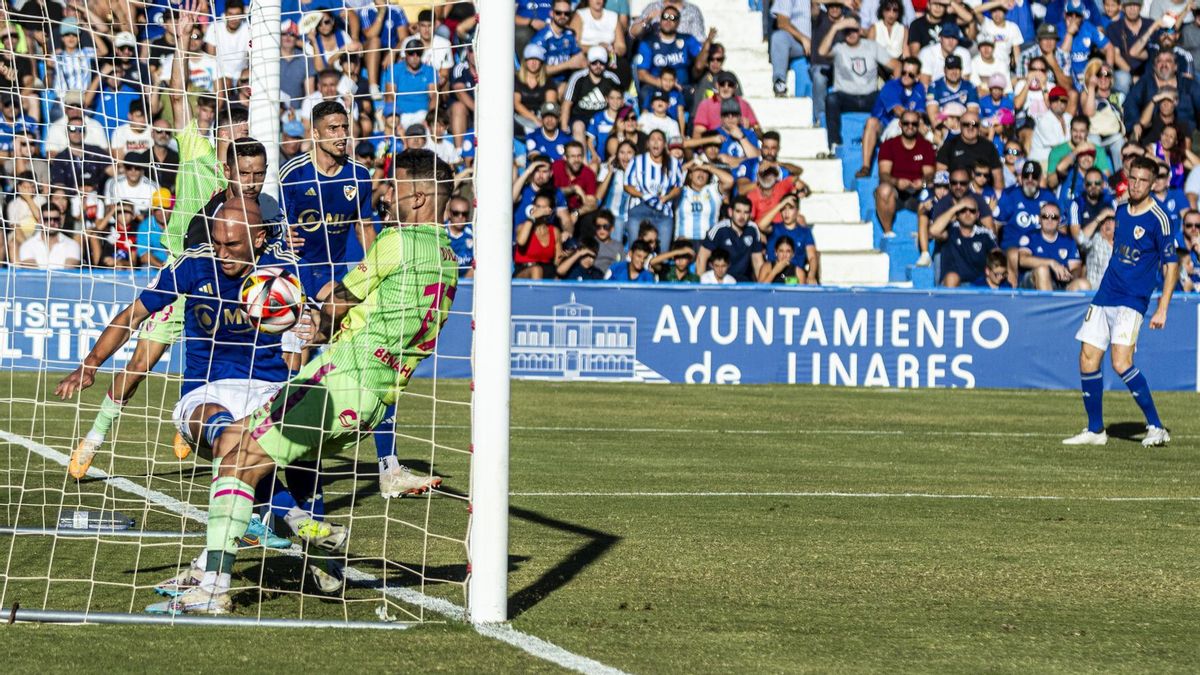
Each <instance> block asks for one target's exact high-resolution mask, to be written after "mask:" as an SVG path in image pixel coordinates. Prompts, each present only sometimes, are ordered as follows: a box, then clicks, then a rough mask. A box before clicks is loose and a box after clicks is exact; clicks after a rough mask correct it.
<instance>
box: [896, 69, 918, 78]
mask: <svg viewBox="0 0 1200 675" xmlns="http://www.w3.org/2000/svg"><path fill="white" fill-rule="evenodd" d="M900 77H913V78H915V77H917V73H914V72H912V71H911V70H905V71H902V72H901V73H900Z"/></svg>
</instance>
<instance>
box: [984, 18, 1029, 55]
mask: <svg viewBox="0 0 1200 675" xmlns="http://www.w3.org/2000/svg"><path fill="white" fill-rule="evenodd" d="M984 35H987V36H990V37H991V38H992V44H993V45H995V47H994V48H993V50H994V53H995V54H996V61H998V62H1000V63H1004V64H1008V62H1009V61H1010V60H1011V58H1010V56H1011V55H1012V54H1013V53H1014V52H1016V53H1020V51H1021V45H1023V44H1025V36H1024V35H1022V34H1021V28H1020V26H1018V25H1017V24H1016V22H1014V21H1008V20H1005V22H1004V25H1003V26H997V25H996V22H995V21H992V20H991V19H984V20H983V26H981V27H980V29H979V37H983V36H984Z"/></svg>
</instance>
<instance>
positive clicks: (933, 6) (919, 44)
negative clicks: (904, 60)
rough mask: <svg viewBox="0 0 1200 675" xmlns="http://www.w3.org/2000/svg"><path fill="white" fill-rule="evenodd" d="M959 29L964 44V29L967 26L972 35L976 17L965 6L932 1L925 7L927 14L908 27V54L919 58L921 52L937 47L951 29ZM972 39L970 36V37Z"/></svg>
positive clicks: (960, 38) (946, 0) (943, 1)
mask: <svg viewBox="0 0 1200 675" xmlns="http://www.w3.org/2000/svg"><path fill="white" fill-rule="evenodd" d="M950 26H954V27H955V28H958V29H959V38H958V39H959V42H960V43H961V42H962V37H963V36H962V28H963V27H964V26H966V27H967V28H968V29H969V30H970V31H972V35H973V34H974V33H973V32H974V30H975V17H974V16H972V15H971V14H970V10H969V9H967V7H965V6H961V5H960V6H959V7H955V6H954V4H953V3H951V2H950V0H930V2H929V4H928V6H926V7H925V14H924V15H923V16H919V17H917V18H916V19H914V20H913V21H912V23H910V24H909V26H908V53H909V55H910V56H917V55H918V54H920V53H921V50H923V49H925V48H926V47H928V46H930V45H936V44H937V43H938V38H939V37H940V36H941V35H942V34H943V33H944V32H945V31H946V30H947V29H948V28H949V27H950ZM968 37H970V36H968Z"/></svg>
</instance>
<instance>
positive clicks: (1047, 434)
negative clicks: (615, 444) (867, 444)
mask: <svg viewBox="0 0 1200 675" xmlns="http://www.w3.org/2000/svg"><path fill="white" fill-rule="evenodd" d="M396 428H397V429H430V428H433V427H432V425H429V424H397V425H396ZM437 428H438V429H470V428H471V427H470V426H469V425H466V424H439V425H437ZM509 429H511V430H512V431H535V432H540V431H548V432H565V433H570V432H574V433H598V434H603V433H621V434H628V433H635V434H678V433H679V429H678V428H668V427H566V426H523V425H519V424H514V425H513V426H511V427H509ZM687 433H689V434H705V435H717V436H778V435H787V436H794V435H795V434H796V430H795V429H688V430H687ZM805 433H809V434H814V435H825V436H941V437H949V438H955V437H979V438H1064V437H1065V436H1066V435H1065V434H1064V433H1061V432H1057V433H1056V432H1051V431H966V430H956V429H805ZM1171 437H1172V438H1176V439H1183V438H1188V439H1190V438H1193V436H1190V435H1186V434H1185V435H1179V434H1172V436H1171Z"/></svg>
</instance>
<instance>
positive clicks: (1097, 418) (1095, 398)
mask: <svg viewBox="0 0 1200 675" xmlns="http://www.w3.org/2000/svg"><path fill="white" fill-rule="evenodd" d="M1079 380H1080V384H1081V387H1080V388H1081V389H1083V409H1084V411H1086V412H1087V418H1088V426H1087V430H1088V431H1090V432H1092V433H1096V434H1098V433H1100V432H1101V431H1104V373H1103V372H1102V371H1099V370H1097V371H1095V372H1091V373H1079Z"/></svg>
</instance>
